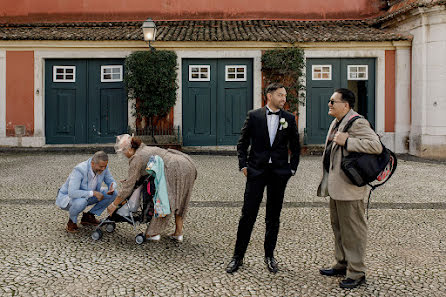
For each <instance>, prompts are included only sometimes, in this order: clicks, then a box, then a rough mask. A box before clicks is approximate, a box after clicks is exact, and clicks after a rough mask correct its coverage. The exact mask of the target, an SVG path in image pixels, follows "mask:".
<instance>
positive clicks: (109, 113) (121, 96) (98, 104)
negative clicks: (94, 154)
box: [88, 59, 128, 143]
mask: <svg viewBox="0 0 446 297" xmlns="http://www.w3.org/2000/svg"><path fill="white" fill-rule="evenodd" d="M123 64H124V60H123V59H94V60H88V107H89V108H88V124H89V125H88V138H89V143H111V142H115V137H116V135H119V134H123V133H126V131H127V114H128V112H127V97H126V93H125V89H124V82H123V81H118V82H101V66H108V65H113V66H120V65H123ZM122 71H123V72H122V73H124V69H123V70H122Z"/></svg>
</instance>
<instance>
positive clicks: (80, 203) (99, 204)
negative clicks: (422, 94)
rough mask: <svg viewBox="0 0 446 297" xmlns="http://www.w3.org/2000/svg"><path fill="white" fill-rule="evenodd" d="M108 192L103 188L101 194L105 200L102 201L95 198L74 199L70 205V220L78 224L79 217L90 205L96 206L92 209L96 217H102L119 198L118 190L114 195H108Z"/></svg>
mask: <svg viewBox="0 0 446 297" xmlns="http://www.w3.org/2000/svg"><path fill="white" fill-rule="evenodd" d="M107 191H108V189H107V188H105V187H103V188H101V193H102V194H104V198H103V199H102V200H101V201H99V200H98V198H96V197H95V196H93V197H90V198H87V199H85V198H72V199H71V201H70V204H69V205H68V212H69V213H70V219H71V220H72V221H73V223H77V217H78V216H79V214H80V213H81V212H83V211H84V210H85V208H87V206H89V205H93V204H95V206H93V207H92V208H91V209H90V212H91V213H92V214H94V215H96V216H100V215H101V214H102V212H103V211H104V210H105V209H106V208H107V206H109V205H110V204H111V203H112V202H113V201H114V200H115V198H116V196H118V191H116V190H115V191H114V192H113V194H112V195H108V194H107Z"/></svg>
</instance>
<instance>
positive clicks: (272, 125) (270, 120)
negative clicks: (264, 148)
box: [266, 105, 279, 163]
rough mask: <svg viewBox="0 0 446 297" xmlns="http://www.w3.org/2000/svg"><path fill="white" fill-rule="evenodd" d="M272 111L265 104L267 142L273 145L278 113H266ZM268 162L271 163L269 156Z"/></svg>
mask: <svg viewBox="0 0 446 297" xmlns="http://www.w3.org/2000/svg"><path fill="white" fill-rule="evenodd" d="M269 111H271V112H273V111H272V110H271V109H270V108H269V107H268V105H267V106H266V123H267V125H268V134H269V144H270V145H271V146H273V143H274V139H275V138H276V134H277V127H278V126H279V115H276V114H268V112H269ZM269 163H272V161H271V158H269Z"/></svg>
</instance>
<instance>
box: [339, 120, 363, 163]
mask: <svg viewBox="0 0 446 297" xmlns="http://www.w3.org/2000/svg"><path fill="white" fill-rule="evenodd" d="M359 118H362V116H360V115H353V116H351V117H350V118H349V119H348V122H347V124H345V126H344V128H343V129H342V132H344V133H345V132H347V131H348V129H350V128H351V127H352V125H353V123H354V122H355V121H356V120H357V119H359ZM341 154H342V157H343V158H344V147H343V146H341Z"/></svg>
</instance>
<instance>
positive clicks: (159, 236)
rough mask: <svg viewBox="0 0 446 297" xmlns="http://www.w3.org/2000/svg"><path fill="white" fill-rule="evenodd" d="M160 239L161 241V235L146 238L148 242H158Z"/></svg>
mask: <svg viewBox="0 0 446 297" xmlns="http://www.w3.org/2000/svg"><path fill="white" fill-rule="evenodd" d="M160 239H161V235H159V234H158V235H154V236H151V237H146V240H151V241H158V240H160Z"/></svg>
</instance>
